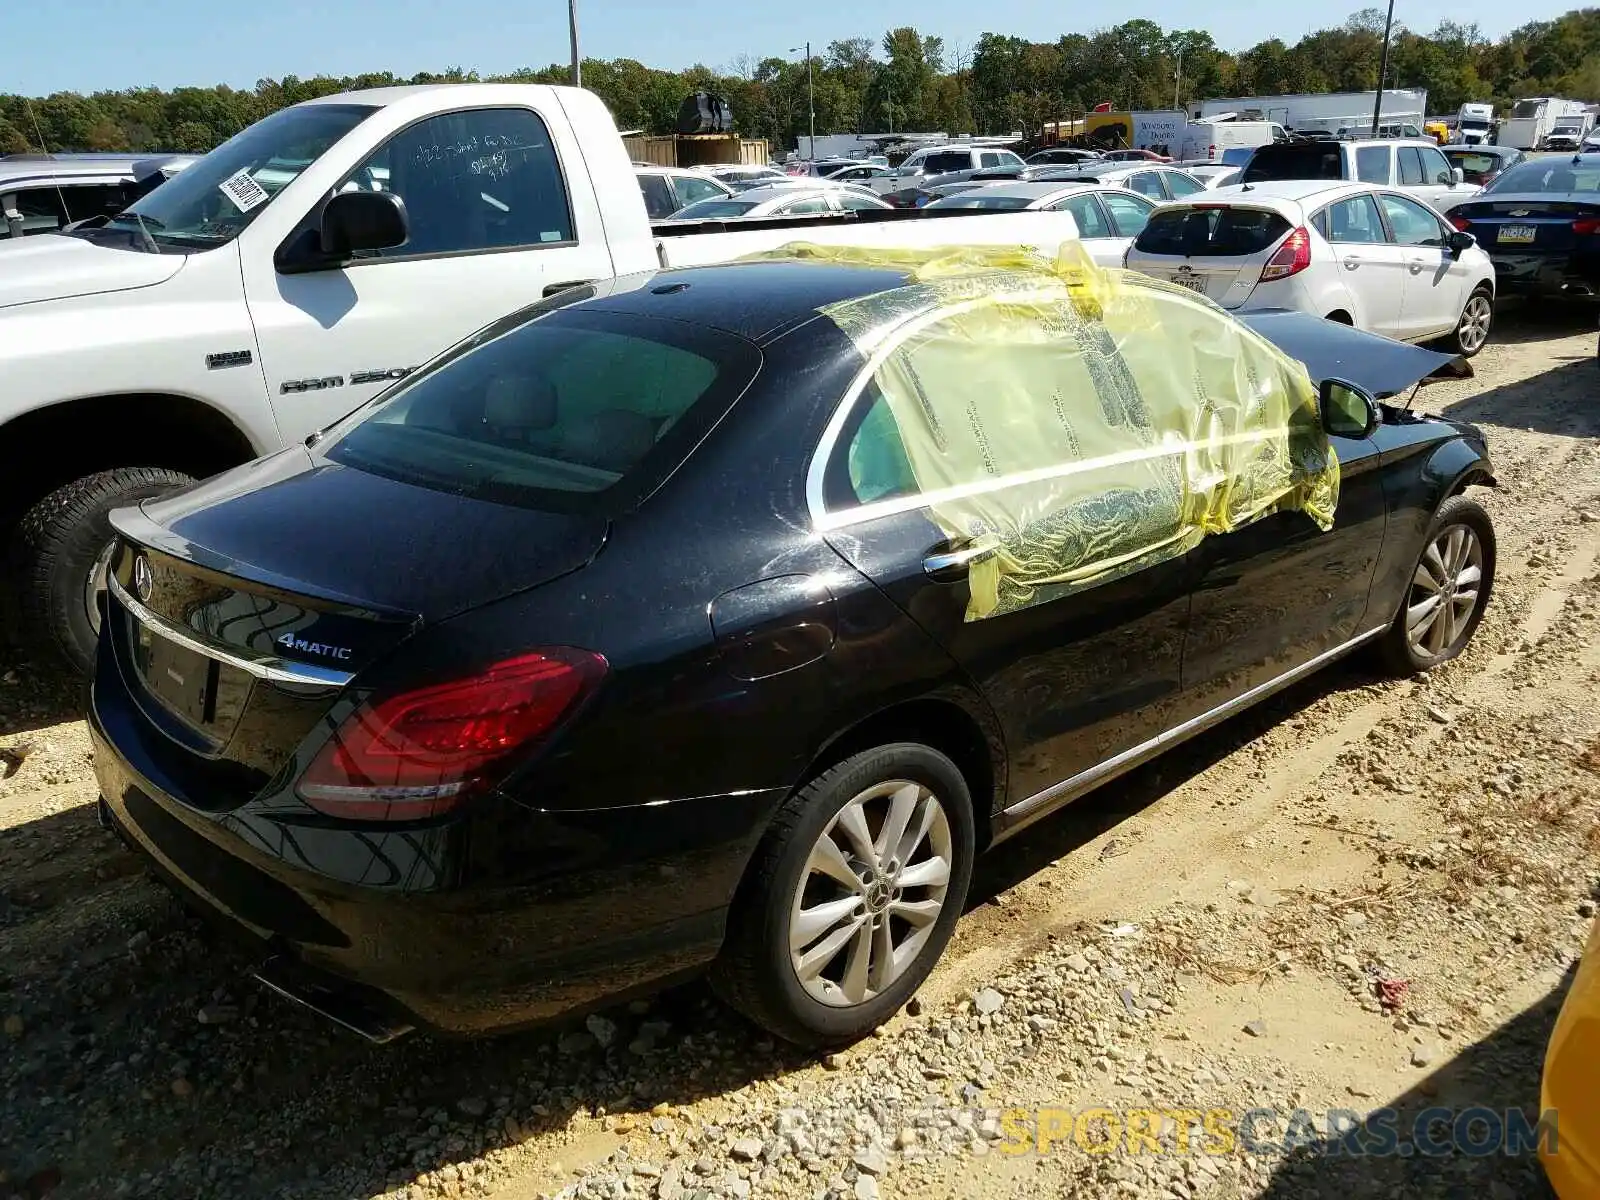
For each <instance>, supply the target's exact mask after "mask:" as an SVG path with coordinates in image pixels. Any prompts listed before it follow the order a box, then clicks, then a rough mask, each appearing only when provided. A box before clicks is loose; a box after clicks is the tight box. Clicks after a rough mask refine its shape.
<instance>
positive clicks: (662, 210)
mask: <svg viewBox="0 0 1600 1200" xmlns="http://www.w3.org/2000/svg"><path fill="white" fill-rule="evenodd" d="M639 191H640V192H642V193H643V194H644V211H645V212H646V213H648V214H649V216H650V218H651V220H654V221H659V220H661V218H662V217H668V216H671V215H672V214H673V213H674V212H675V211H677V208H678V201H677V198H676V197H674V196H673V194H672V188H671V187H670V186H669V185H668V183H667V179H666V176H664V175H641V176H639Z"/></svg>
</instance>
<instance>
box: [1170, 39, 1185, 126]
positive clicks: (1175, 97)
mask: <svg viewBox="0 0 1600 1200" xmlns="http://www.w3.org/2000/svg"><path fill="white" fill-rule="evenodd" d="M1182 96H1183V51H1182V50H1181V49H1180V50H1179V51H1178V70H1177V73H1176V81H1175V82H1174V83H1173V85H1172V108H1173V111H1177V110H1178V109H1180V108H1182V107H1183V102H1182V99H1181V97H1182Z"/></svg>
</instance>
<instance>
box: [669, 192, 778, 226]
mask: <svg viewBox="0 0 1600 1200" xmlns="http://www.w3.org/2000/svg"><path fill="white" fill-rule="evenodd" d="M760 203H761V201H759V200H736V199H734V198H732V197H730V196H718V197H716V198H715V199H712V200H696V201H695V202H694V203H693V204H686V205H684V207H682V208H680V209H679V210H678V211H677V212H675V213H673V214H672V217H673V219H674V220H678V221H698V220H705V219H707V218H709V217H743V216H747V215H749V213H750V210H751V209H753V208H754V207H755V206H756V205H758V204H760Z"/></svg>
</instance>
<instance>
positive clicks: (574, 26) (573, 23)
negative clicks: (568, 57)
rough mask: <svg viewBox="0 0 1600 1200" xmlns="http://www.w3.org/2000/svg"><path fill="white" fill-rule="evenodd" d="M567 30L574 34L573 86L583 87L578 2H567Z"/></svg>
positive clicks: (571, 0)
mask: <svg viewBox="0 0 1600 1200" xmlns="http://www.w3.org/2000/svg"><path fill="white" fill-rule="evenodd" d="M567 28H568V30H569V31H570V32H571V34H572V86H573V87H582V86H583V59H582V57H581V56H580V55H579V54H578V0H567Z"/></svg>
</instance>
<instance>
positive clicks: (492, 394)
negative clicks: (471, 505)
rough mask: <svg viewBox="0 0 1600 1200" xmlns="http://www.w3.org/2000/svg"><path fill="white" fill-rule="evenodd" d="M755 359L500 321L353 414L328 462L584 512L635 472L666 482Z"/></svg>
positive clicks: (659, 335) (657, 337)
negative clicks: (405, 382)
mask: <svg viewBox="0 0 1600 1200" xmlns="http://www.w3.org/2000/svg"><path fill="white" fill-rule="evenodd" d="M759 364H760V354H759V352H758V351H756V350H755V348H754V347H752V346H751V345H750V344H749V343H747V342H745V341H743V340H742V339H740V338H736V337H732V336H731V335H727V334H721V333H717V332H715V331H711V330H706V329H700V328H697V327H694V326H689V325H686V324H684V323H682V322H677V321H658V320H654V319H651V318H646V317H639V316H622V315H620V314H611V313H600V312H587V311H583V310H574V309H563V310H560V311H557V312H554V313H550V314H547V315H545V316H542V317H538V318H535V319H532V320H529V319H528V318H526V317H517V318H508V319H507V320H506V321H505V322H502V323H500V324H499V326H498V327H491V328H490V329H489V330H486V331H485V332H484V333H483V334H480V335H478V336H476V337H474V338H472V339H469V340H468V342H466V343H464V344H463V345H462V347H460V348H458V350H457V351H456V352H454V353H453V354H452V355H450V356H448V357H446V358H445V359H442V360H441V361H440V362H439V363H438V364H437V365H435V366H434V367H433V368H431V369H430V370H429V371H428V372H426V373H425V374H422V375H419V376H418V377H417V378H416V379H415V380H414V381H411V382H408V383H407V384H405V385H403V386H402V387H401V388H399V389H398V390H397V391H394V392H392V393H390V394H389V396H388V397H386V398H385V399H383V400H381V401H380V402H378V403H376V404H374V405H371V406H369V407H368V408H366V409H364V410H362V411H360V412H358V413H357V414H354V415H353V416H352V417H351V418H350V419H349V423H348V424H347V425H346V426H345V427H344V428H343V429H342V430H341V429H338V428H336V429H335V430H334V431H333V433H332V435H331V441H330V442H329V446H328V449H327V451H326V454H327V456H328V457H329V458H330V459H332V460H333V461H335V462H338V463H341V464H343V465H345V466H348V467H353V468H355V469H357V470H362V471H367V472H369V473H371V474H375V475H382V476H384V477H385V478H390V479H396V480H399V481H401V482H403V483H410V484H414V485H416V486H418V487H425V488H432V489H434V490H436V491H443V492H450V493H454V494H457V495H463V496H471V497H475V498H478V499H483V500H488V501H493V502H498V503H506V504H513V505H519V506H524V507H532V508H552V509H556V510H565V511H571V510H574V509H583V508H585V507H587V506H588V505H590V504H592V503H595V502H596V497H598V496H600V495H602V494H604V493H607V492H610V491H611V490H612V489H614V488H619V487H620V488H622V489H623V490H628V488H627V487H626V485H627V484H628V483H629V481H630V479H634V477H635V475H636V473H637V472H641V471H642V472H645V473H647V474H651V475H654V474H657V473H659V474H660V477H663V478H664V477H665V473H666V472H670V471H671V470H672V469H674V468H675V467H676V466H677V465H678V463H679V462H680V461H681V458H682V456H683V455H685V454H687V452H688V450H689V449H691V448H692V447H693V446H694V444H696V443H697V442H698V441H699V439H700V438H701V437H702V436H703V435H704V432H705V430H706V429H707V428H709V425H710V423H711V422H712V421H714V420H715V419H716V418H717V417H719V416H720V415H721V413H722V412H723V411H725V410H726V406H727V404H728V403H731V402H732V399H733V398H734V397H736V396H737V395H738V394H739V392H741V391H743V390H744V388H745V386H746V385H747V384H748V383H749V382H750V380H751V379H752V378H753V377H754V375H755V372H756V369H757V368H758V367H759ZM663 456H665V457H663Z"/></svg>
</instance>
